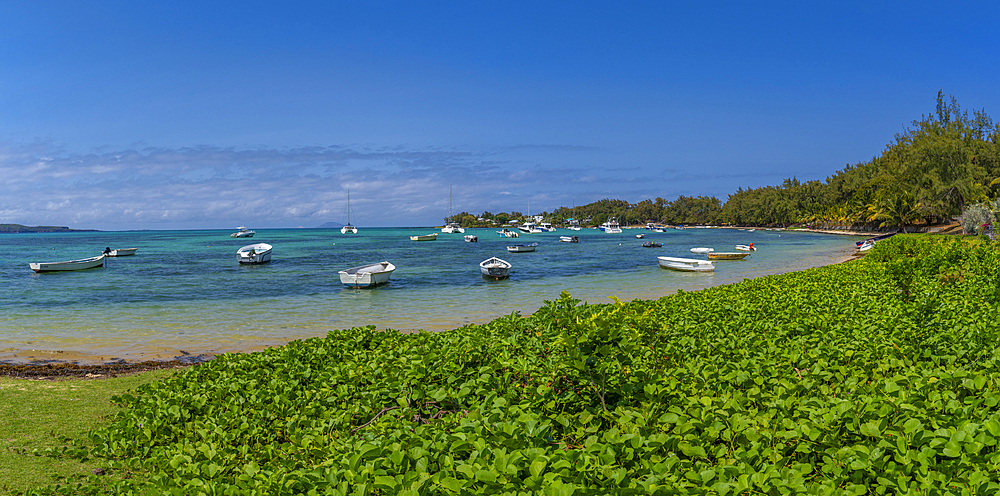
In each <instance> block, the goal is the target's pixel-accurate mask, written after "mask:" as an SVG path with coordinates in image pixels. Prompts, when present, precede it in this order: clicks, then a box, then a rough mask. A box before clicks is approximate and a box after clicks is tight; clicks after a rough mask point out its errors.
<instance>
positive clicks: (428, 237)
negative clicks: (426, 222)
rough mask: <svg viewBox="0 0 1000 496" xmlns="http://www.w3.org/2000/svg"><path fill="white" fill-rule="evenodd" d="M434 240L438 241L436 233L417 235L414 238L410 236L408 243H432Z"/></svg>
mask: <svg viewBox="0 0 1000 496" xmlns="http://www.w3.org/2000/svg"><path fill="white" fill-rule="evenodd" d="M435 239H438V233H430V234H418V235H416V236H410V241H434V240H435Z"/></svg>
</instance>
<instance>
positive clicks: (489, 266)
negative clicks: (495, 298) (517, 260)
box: [479, 257, 511, 281]
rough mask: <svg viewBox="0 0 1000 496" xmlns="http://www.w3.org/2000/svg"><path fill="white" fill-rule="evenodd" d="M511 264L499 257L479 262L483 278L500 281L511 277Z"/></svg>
mask: <svg viewBox="0 0 1000 496" xmlns="http://www.w3.org/2000/svg"><path fill="white" fill-rule="evenodd" d="M510 268H511V265H510V262H508V261H506V260H501V259H499V258H497V257H492V258H488V259H486V260H483V261H482V262H479V270H480V272H482V274H483V277H486V278H489V279H494V280H497V281H499V280H500V279H506V278H508V277H510Z"/></svg>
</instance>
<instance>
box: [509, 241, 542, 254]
mask: <svg viewBox="0 0 1000 496" xmlns="http://www.w3.org/2000/svg"><path fill="white" fill-rule="evenodd" d="M537 246H538V243H529V244H526V245H510V246H508V247H507V251H509V252H511V253H524V252H529V251H535V247H537Z"/></svg>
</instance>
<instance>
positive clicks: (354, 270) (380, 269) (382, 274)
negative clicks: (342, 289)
mask: <svg viewBox="0 0 1000 496" xmlns="http://www.w3.org/2000/svg"><path fill="white" fill-rule="evenodd" d="M394 270H396V266H395V265H393V264H391V263H389V262H378V263H373V264H367V265H359V266H357V267H351V268H350V269H347V270H342V271H340V272H339V274H340V282H342V283H344V285H345V286H351V287H353V288H374V287H375V286H378V285H379V284H385V283H387V282H389V276H391V275H392V271H394Z"/></svg>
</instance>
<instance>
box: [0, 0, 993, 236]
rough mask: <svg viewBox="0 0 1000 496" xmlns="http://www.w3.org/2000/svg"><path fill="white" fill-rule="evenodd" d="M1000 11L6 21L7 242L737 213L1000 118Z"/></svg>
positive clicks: (239, 12)
mask: <svg viewBox="0 0 1000 496" xmlns="http://www.w3.org/2000/svg"><path fill="white" fill-rule="evenodd" d="M998 21H1000V14H998V10H997V9H996V8H995V5H993V4H991V3H987V2H980V3H975V2H964V3H958V2H948V3H945V2H940V3H927V2H887V3H882V2H825V3H822V4H820V3H818V2H683V3H682V2H663V1H661V2H552V3H542V2H424V3H418V2H407V3H403V2H259V3H257V2H208V3H207V4H206V2H187V1H169V2H124V1H122V2H93V3H91V2H68V1H65V2H62V1H53V2H28V1H13V2H4V3H2V4H0V176H2V177H3V181H2V182H0V223H19V224H27V225H66V226H70V227H75V228H96V229H107V230H124V229H187V228H230V227H235V226H236V225H242V224H245V225H248V226H251V227H258V228H263V227H298V226H304V227H314V226H317V225H319V224H322V223H324V222H327V221H334V222H344V221H346V196H347V189H348V188H350V190H351V203H352V211H353V217H352V219H351V220H352V221H353V223H354V224H356V225H359V226H362V227H365V226H419V225H424V226H426V225H434V224H440V223H441V221H442V218H443V217H444V215H446V214H447V211H448V192H449V187H450V186H453V190H454V209H455V211H456V212H457V211H462V210H465V211H470V212H473V213H479V212H482V211H484V210H489V211H491V212H500V211H505V212H509V211H512V210H516V211H522V212H524V211H526V210H527V209H528V208H529V204H530V209H531V212H532V213H535V212H540V211H543V210H551V209H554V208H556V207H558V206H571V205H572V204H573V203H574V201H575V202H576V204H580V205H582V204H586V203H590V202H593V201H597V200H600V199H602V198H620V199H623V200H627V201H630V202H638V201H641V200H643V199H646V198H656V197H663V198H666V199H674V198H676V197H677V196H678V195H715V196H717V197H719V198H720V199H722V200H723V201H724V200H725V199H726V197H727V195H728V194H729V193H731V192H733V191H735V190H736V189H737V188H738V187H741V186H742V187H757V186H762V185H768V184H777V183H780V182H781V181H782V180H783V179H784V178H786V177H792V176H795V177H798V178H799V179H802V180H809V179H823V178H825V177H827V176H828V175H830V174H831V173H833V172H835V171H836V170H838V169H841V168H843V167H844V165H845V164H848V163H857V162H861V161H866V160H868V159H870V158H871V157H872V156H874V155H877V154H878V153H880V152H881V150H882V149H883V148H884V147H885V145H886V144H888V143H889V142H890V141H891V140H892V139H893V135H894V134H895V133H897V132H899V131H901V130H902V129H903V127H904V126H905V125H908V124H909V122H910V121H912V120H915V119H919V118H920V117H921V116H922V115H923V114H927V113H930V112H932V111H933V110H934V99H935V97H936V94H937V92H938V90H939V89H943V90H944V92H945V93H946V94H952V95H954V96H955V97H956V98H957V99H958V101H959V103H960V104H961V105H962V106H963V107H964V108H967V109H973V108H974V109H985V110H986V111H987V113H989V114H990V115H992V116H993V117H994V118H995V119H1000V91H998V88H1000V84H998V83H1000V64H998V63H997V61H998V60H1000V34H998V33H1000V29H997V26H998V25H1000V22H998Z"/></svg>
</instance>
